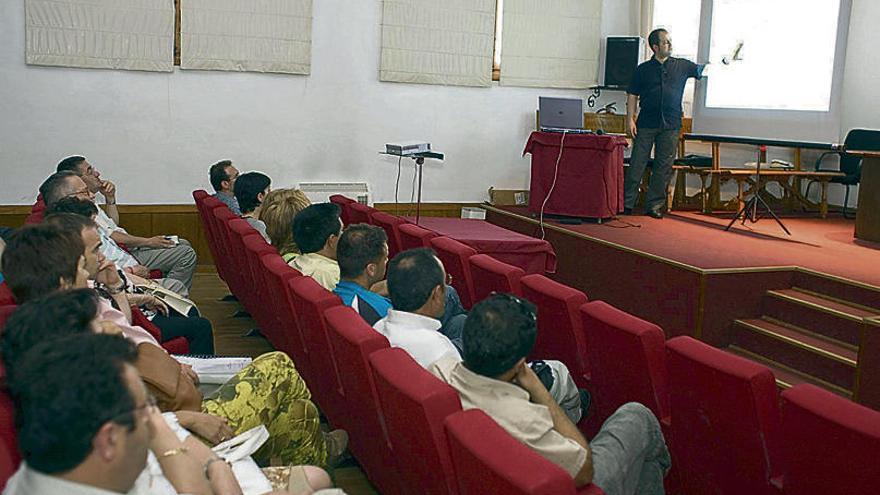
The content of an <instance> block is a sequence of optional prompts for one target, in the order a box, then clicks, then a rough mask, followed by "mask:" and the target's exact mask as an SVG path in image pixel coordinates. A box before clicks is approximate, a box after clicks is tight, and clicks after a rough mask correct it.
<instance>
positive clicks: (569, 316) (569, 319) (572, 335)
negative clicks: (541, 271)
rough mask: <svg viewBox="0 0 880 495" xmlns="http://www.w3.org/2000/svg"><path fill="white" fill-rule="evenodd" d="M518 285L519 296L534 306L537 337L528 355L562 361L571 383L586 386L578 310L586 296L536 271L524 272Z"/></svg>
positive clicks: (584, 347) (586, 362)
mask: <svg viewBox="0 0 880 495" xmlns="http://www.w3.org/2000/svg"><path fill="white" fill-rule="evenodd" d="M520 284H521V285H522V294H523V297H525V298H526V299H527V300H529V301H531V302H532V303H533V304H534V305H535V306H537V307H538V339H537V341H536V342H535V347H534V348H533V349H532V353H531V354H530V355H529V357H531V358H532V359H556V360H559V361H562V362H563V363H565V365H566V366H568V370H569V371H570V372H571V377H572V378H573V379H574V381H575V383H577V384H578V386H579V387H587V385H588V384H589V381H590V365H589V358H588V356H587V344H586V341H585V339H584V332H583V328H582V325H581V315H580V312H579V311H580V307H581V306H583V305H584V304H586V302H587V296H586V295H584V293H583V292H581V291H579V290H577V289H572V288H571V287H569V286H567V285H563V284H560V283H559V282H554V281H553V280H550V279H549V278H547V277H545V276H543V275H538V274H531V275H525V276H524V277H522V278H521V279H520Z"/></svg>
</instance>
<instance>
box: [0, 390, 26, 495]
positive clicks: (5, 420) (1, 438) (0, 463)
mask: <svg viewBox="0 0 880 495" xmlns="http://www.w3.org/2000/svg"><path fill="white" fill-rule="evenodd" d="M16 439H17V435H16V433H15V406H14V405H13V402H12V397H10V396H9V393H7V392H6V390H5V389H0V451H4V452H3V453H5V456H4V455H3V453H0V489H2V488H3V487H4V486H5V485H6V481H7V480H8V479H9V476H12V473H14V472H15V470H16V469H18V465H19V464H20V463H21V453H19V451H18V441H17V440H16ZM4 457H5V458H4ZM10 468H11V469H10Z"/></svg>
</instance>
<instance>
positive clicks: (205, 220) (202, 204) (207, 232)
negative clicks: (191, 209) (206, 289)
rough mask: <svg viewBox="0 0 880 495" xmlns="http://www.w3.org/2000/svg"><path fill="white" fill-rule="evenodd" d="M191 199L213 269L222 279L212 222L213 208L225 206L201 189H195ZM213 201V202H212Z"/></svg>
mask: <svg viewBox="0 0 880 495" xmlns="http://www.w3.org/2000/svg"><path fill="white" fill-rule="evenodd" d="M192 194H193V199H194V200H195V202H196V208H197V209H198V210H199V219H200V220H201V221H202V233H203V235H204V236H205V241H206V242H207V244H208V249H209V250H210V251H211V259H213V260H214V267H215V268H216V269H217V274H218V275H219V276H220V278H222V279H224V280H225V278H224V276H225V273H223V268H222V267H221V265H220V263H219V262H218V261H217V259H218V258H220V256H221V255H220V252H219V251H218V246H217V244H218V242H217V233H216V232H215V220H214V211H213V210H214V208H219V207H220V206H226V205H224V204H223V202H222V201H220V200H219V199H217V198H212V197H211V196H209V195H208V193H207V192H206V191H204V190H202V189H197V190H195V191H193V193H192ZM212 200H213V201H212Z"/></svg>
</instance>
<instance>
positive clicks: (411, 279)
mask: <svg viewBox="0 0 880 495" xmlns="http://www.w3.org/2000/svg"><path fill="white" fill-rule="evenodd" d="M445 278H446V270H445V269H444V268H443V264H442V263H441V262H440V260H439V259H437V256H436V255H434V252H433V251H432V250H431V249H429V248H420V249H410V250H408V251H404V252H402V253H400V254H398V255H397V256H395V257H394V259H393V260H392V261H391V263H390V264H389V265H388V290H389V292H390V293H391V303H392V305H393V307H394V309H390V310H388V316H386V317H385V318H383V319H381V320H379V321H378V322H377V323H376V324H375V325H374V326H373V328H374V329H376V331H378V332H379V333H381V334H382V335H384V336H385V337H386V338H387V339H388V342H389V343H390V344H391V345H392V346H394V347H400V348H401V349H404V350H405V351H407V352H408V353H409V354H410V355H411V356H412V357H413V359H415V360H416V362H418V363H419V364H420V365H422V366H423V367H425V368H427V367H429V366H430V365H431V364H433V363H434V362H436V361H437V360H439V359H442V358H447V357H448V358H451V359H452V360H454V361H460V360H461V354H460V351H459V350H460V349H461V347H460V346H461V342H460V343H459V346H456V345H454V344H453V341H452V340H450V338H449V337H447V336H446V335H443V334H442V333H440V329H441V323H440V317H441V316H442V315H443V312H444V307H445V304H446V291H447V290H448V289H447V287H448V285H446V284H444V283H443V281H444V279H445ZM532 365H533V366H535V367H536V368H538V369H539V371H540V372H541V374H542V375H543V378H542V379H543V380H544V383H545V384H546V386H547V388H548V389H550V393H551V394H552V395H553V397H554V398H555V399H556V400H557V402H558V403H559V404H561V405H562V407H563V408H564V409H565V412H566V414H568V415H569V417H571V420H572V421H574V422H578V421H579V420H580V419H581V416H582V415H583V413H584V411H586V410H587V408H588V406H589V400H588V397H589V396H588V394H586V391H584V392H581V391H579V390H578V388H577V385H575V383H574V380H572V378H571V374H570V373H569V371H568V368H566V367H565V364H563V363H561V362H559V361H536V362H535V363H533V364H532Z"/></svg>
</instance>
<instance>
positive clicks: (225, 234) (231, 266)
mask: <svg viewBox="0 0 880 495" xmlns="http://www.w3.org/2000/svg"><path fill="white" fill-rule="evenodd" d="M206 201H207V200H206ZM218 201H219V200H218ZM211 213H212V214H213V215H214V230H215V233H216V235H217V248H218V249H217V252H218V254H219V258H215V259H214V262H215V263H216V264H218V265H223V268H222V270H221V271H222V272H223V273H224V277H225V278H224V279H223V281H224V282H226V285H228V286H229V290H230V291H232V293H233V294H235V295H236V296H237V295H238V294H237V292H238V291H239V290H240V287H241V273H240V272H239V271H238V265H237V264H236V263H235V253H234V252H233V249H232V232H230V230H229V222H230V221H232V220H235V219H236V218H237V217H236V216H235V214H234V213H232V212H231V211H229V208H214V209H213V210H211Z"/></svg>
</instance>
